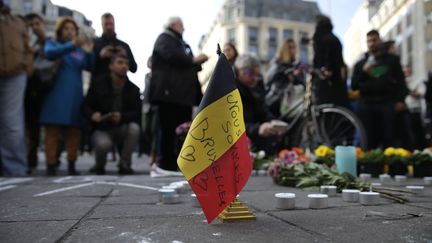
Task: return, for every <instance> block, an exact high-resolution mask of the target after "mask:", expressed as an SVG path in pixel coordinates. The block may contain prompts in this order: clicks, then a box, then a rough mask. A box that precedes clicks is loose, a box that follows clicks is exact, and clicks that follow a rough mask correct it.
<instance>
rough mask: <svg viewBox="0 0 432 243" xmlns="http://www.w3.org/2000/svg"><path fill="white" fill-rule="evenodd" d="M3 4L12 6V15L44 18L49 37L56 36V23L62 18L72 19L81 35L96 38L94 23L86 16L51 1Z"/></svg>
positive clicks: (13, 0)
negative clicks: (30, 14) (35, 14)
mask: <svg viewBox="0 0 432 243" xmlns="http://www.w3.org/2000/svg"><path fill="white" fill-rule="evenodd" d="M3 2H4V3H5V4H7V5H8V6H10V8H11V11H12V13H15V14H21V15H26V14H28V13H32V12H33V13H37V14H39V15H41V16H43V18H44V21H45V24H46V29H47V34H48V36H54V27H55V23H56V21H57V19H58V18H59V17H62V16H69V17H72V18H73V19H74V20H75V22H77V24H78V26H79V27H80V34H82V35H84V36H85V37H88V38H93V37H94V36H95V30H94V29H93V27H92V22H91V21H90V20H88V19H87V18H86V17H85V16H84V14H82V13H80V12H78V11H76V10H72V9H69V8H66V7H62V6H57V5H54V4H53V3H51V1H50V0H3Z"/></svg>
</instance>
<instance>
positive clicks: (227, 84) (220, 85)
mask: <svg viewBox="0 0 432 243" xmlns="http://www.w3.org/2000/svg"><path fill="white" fill-rule="evenodd" d="M236 88H237V86H236V83H235V80H234V72H233V70H232V67H231V65H230V64H229V62H228V60H227V59H226V57H225V55H224V54H223V53H221V54H220V55H219V59H218V61H217V63H216V67H215V69H214V71H213V74H212V77H211V79H210V82H209V85H208V87H207V90H206V92H205V94H204V97H203V98H202V100H201V103H200V105H199V111H198V113H199V112H201V111H202V110H203V109H204V108H205V107H206V106H208V105H210V104H211V103H213V102H215V101H216V100H218V99H220V98H221V97H223V96H225V95H227V94H229V93H230V92H231V91H233V90H235V89H236Z"/></svg>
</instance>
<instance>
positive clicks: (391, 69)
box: [352, 54, 408, 103]
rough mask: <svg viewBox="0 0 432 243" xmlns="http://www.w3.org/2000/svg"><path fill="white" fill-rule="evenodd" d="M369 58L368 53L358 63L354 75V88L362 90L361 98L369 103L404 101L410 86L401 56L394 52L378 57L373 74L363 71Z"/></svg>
mask: <svg viewBox="0 0 432 243" xmlns="http://www.w3.org/2000/svg"><path fill="white" fill-rule="evenodd" d="M368 58H369V56H368V55H367V54H366V55H365V56H364V57H363V58H362V59H361V60H360V61H359V62H357V63H356V65H355V66H354V71H353V76H352V88H353V90H360V100H361V101H364V102H368V103H388V102H404V100H405V97H406V95H407V94H408V88H407V87H406V83H405V77H404V73H403V70H402V66H401V64H400V59H399V57H398V56H396V55H392V54H383V55H381V56H378V57H376V58H375V60H376V66H375V68H374V69H373V70H372V75H369V74H368V73H365V72H364V71H363V66H364V65H365V63H366V62H367V60H368Z"/></svg>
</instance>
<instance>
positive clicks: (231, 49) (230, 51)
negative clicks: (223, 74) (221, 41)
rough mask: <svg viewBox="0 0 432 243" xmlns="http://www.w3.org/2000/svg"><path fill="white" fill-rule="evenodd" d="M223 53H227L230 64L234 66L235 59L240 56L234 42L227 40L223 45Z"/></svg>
mask: <svg viewBox="0 0 432 243" xmlns="http://www.w3.org/2000/svg"><path fill="white" fill-rule="evenodd" d="M223 53H224V54H225V56H226V58H227V60H228V62H229V64H231V66H234V63H235V60H236V59H237V57H238V52H237V49H236V47H235V46H234V44H233V43H231V42H227V43H225V45H224V47H223Z"/></svg>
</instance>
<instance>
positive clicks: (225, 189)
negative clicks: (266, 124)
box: [177, 54, 252, 223]
mask: <svg viewBox="0 0 432 243" xmlns="http://www.w3.org/2000/svg"><path fill="white" fill-rule="evenodd" d="M177 163H178V165H179V168H180V170H181V171H182V173H183V175H184V176H185V177H186V179H187V181H188V182H189V185H190V186H191V188H192V190H193V191H194V192H195V194H196V196H197V199H198V201H199V202H200V204H201V208H202V210H203V212H204V214H205V216H206V218H207V222H208V223H211V222H212V221H213V220H214V219H215V218H216V217H217V216H218V215H219V214H220V213H221V212H222V211H223V210H224V209H225V208H226V207H227V206H229V205H230V203H231V202H232V201H233V200H234V199H235V198H236V196H237V195H238V194H239V192H240V191H241V190H242V189H243V187H244V186H245V185H246V183H247V181H248V179H249V176H250V174H251V172H252V159H251V157H250V154H249V148H248V141H247V137H246V129H245V124H244V119H243V105H242V101H241V97H240V93H239V91H238V89H237V86H236V84H235V80H234V73H233V70H232V68H231V65H230V64H229V63H228V61H227V59H226V57H225V55H224V54H220V55H219V60H218V62H217V64H216V68H215V70H214V72H213V75H212V77H211V79H210V83H209V86H208V87H207V91H206V92H205V94H204V97H203V99H202V101H201V103H200V106H199V112H198V114H197V116H196V117H195V119H194V120H193V122H192V125H191V128H190V130H189V133H188V134H187V137H186V140H185V142H184V144H183V147H182V149H181V151H180V154H179V157H178V159H177Z"/></svg>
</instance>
